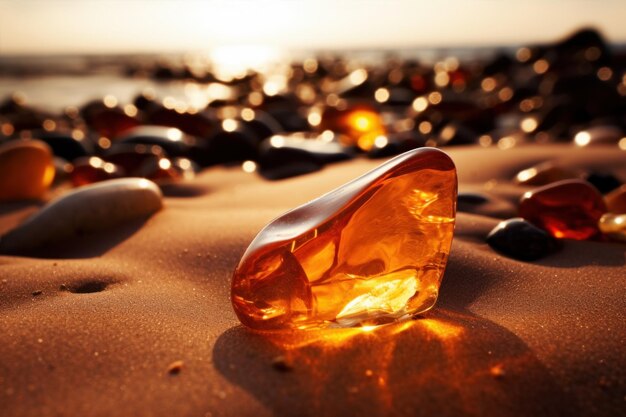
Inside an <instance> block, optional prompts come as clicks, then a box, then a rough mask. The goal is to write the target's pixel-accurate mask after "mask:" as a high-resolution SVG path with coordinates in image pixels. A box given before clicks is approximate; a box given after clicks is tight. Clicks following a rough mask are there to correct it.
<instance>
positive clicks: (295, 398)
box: [0, 144, 626, 417]
mask: <svg viewBox="0 0 626 417" xmlns="http://www.w3.org/2000/svg"><path fill="white" fill-rule="evenodd" d="M446 151H447V152H448V153H449V155H450V156H451V157H452V158H453V160H454V162H455V164H456V165H457V169H458V174H459V191H460V192H467V191H480V192H482V193H485V194H486V195H491V196H493V197H494V198H496V199H498V201H501V202H502V204H501V205H500V206H498V207H496V209H494V210H492V211H493V212H492V213H489V212H488V213H484V214H485V215H479V214H468V213H462V212H460V213H458V215H457V225H456V231H455V238H454V242H453V246H452V250H451V254H450V259H449V262H448V266H447V270H446V272H445V276H444V278H443V284H442V287H441V293H440V296H439V301H438V303H437V305H436V306H435V308H434V309H433V310H431V311H430V312H428V313H426V314H425V315H423V317H420V318H418V319H416V320H410V321H405V322H401V323H397V324H392V325H386V326H381V327H378V328H375V329H373V330H370V331H364V330H362V329H326V330H319V331H310V332H287V333H284V332H283V333H278V334H258V333H253V332H251V331H249V330H246V329H245V328H244V327H243V326H242V325H241V324H240V323H239V321H238V320H237V318H236V316H235V314H234V312H233V310H232V307H231V303H230V300H229V296H230V281H231V276H232V272H233V270H234V268H235V266H236V265H237V262H238V261H239V259H240V257H241V255H242V254H243V252H244V251H245V249H246V247H247V245H248V244H249V242H250V241H251V240H252V238H253V237H254V236H255V234H256V233H257V232H258V231H259V230H260V229H261V228H262V227H263V226H264V225H265V224H266V223H267V222H268V221H270V220H271V219H272V218H274V217H276V216H277V215H280V214H281V213H282V212H284V211H286V210H288V209H291V208H293V207H295V206H297V205H299V204H302V203H304V202H306V201H308V200H310V199H312V198H314V197H317V196H319V195H321V194H322V193H325V192H326V191H329V190H331V189H333V188H335V187H337V186H339V185H341V184H343V183H345V182H346V181H348V180H350V179H352V178H354V177H356V176H358V175H360V174H362V173H364V172H366V171H368V170H370V169H371V168H374V167H375V166H377V165H378V164H379V163H381V162H382V161H381V160H366V159H358V160H354V161H349V162H344V163H339V164H336V165H333V166H329V167H326V168H325V169H324V170H322V171H321V172H318V173H315V174H310V175H305V176H301V177H296V178H292V179H288V180H283V181H279V182H270V181H267V180H264V179H262V178H261V177H259V176H256V175H250V174H247V173H244V172H242V171H241V170H240V169H238V168H224V167H217V168H212V169H208V170H205V171H203V172H202V173H201V174H200V175H199V176H198V177H197V178H196V179H195V180H193V181H187V182H183V183H180V184H178V185H172V186H168V187H165V188H164V194H165V195H166V198H165V202H164V208H163V209H162V210H161V211H160V212H158V213H156V214H155V215H154V216H152V217H150V218H149V219H147V220H145V221H135V222H131V223H127V224H125V225H123V226H120V227H116V228H114V229H112V230H109V231H106V232H103V233H98V234H95V235H87V236H83V237H81V238H78V239H74V240H71V241H67V242H63V244H59V245H55V246H54V247H47V248H45V249H42V250H40V251H39V252H35V253H29V254H25V255H24V256H0V312H1V313H0V330H1V331H0V415H2V416H7V417H8V416H12V417H18V416H77V415H82V416H111V415H118V416H239V417H242V416H348V415H368V416H387V415H393V416H416V415H437V416H459V415H468V416H485V415H493V416H495V415H498V416H529V415H534V416H554V415H563V416H573V415H581V416H618V415H623V413H624V409H625V406H626V404H625V401H626V397H625V395H626V367H625V365H626V350H625V349H624V344H625V339H626V320H625V319H626V317H625V316H626V314H625V311H626V298H624V294H626V281H625V280H624V278H625V277H626V276H625V273H624V272H625V271H626V268H625V267H624V264H625V258H626V246H624V245H623V244H618V243H609V242H578V241H566V242H565V245H564V248H563V250H561V251H560V252H558V253H555V254H553V255H550V256H548V257H546V258H544V259H542V260H540V261H536V262H521V261H516V260H513V259H510V258H507V257H504V256H502V255H500V254H498V253H496V252H495V251H493V250H492V249H491V248H490V247H489V246H487V244H486V243H485V240H484V238H485V236H486V234H487V233H489V231H490V230H491V229H492V228H493V227H494V226H495V225H496V224H497V223H498V222H499V220H500V219H499V218H497V217H496V216H500V217H502V218H508V217H512V216H514V215H515V207H516V205H517V201H518V199H519V198H520V196H521V195H522V194H523V193H524V192H525V191H526V190H527V189H528V188H524V187H519V186H516V185H514V184H513V183H512V181H511V180H512V178H513V177H514V175H515V173H517V172H518V171H519V170H521V169H524V168H527V167H529V166H532V165H535V164H537V163H540V162H543V161H548V160H550V161H558V162H560V163H562V164H564V165H567V166H568V167H578V168H588V169H612V170H613V172H615V173H616V174H617V175H619V176H621V181H622V182H624V181H625V180H626V153H625V152H621V151H619V150H617V149H616V148H615V146H595V147H588V148H583V149H581V148H578V147H576V146H574V145H571V144H563V145H542V146H536V145H535V146H532V145H531V146H521V147H517V148H514V149H510V150H505V151H503V150H499V149H497V148H490V149H484V148H481V147H472V146H470V147H456V148H448V149H446ZM478 154H480V155H481V157H480V158H476V155H478ZM485 161H488V162H485ZM507 203H508V204H509V205H508V206H507ZM503 207H504V208H503ZM507 207H509V208H507ZM36 208H37V205H36V204H23V203H21V204H16V203H15V204H5V205H3V206H2V211H1V212H0V232H2V233H4V232H6V231H8V230H10V229H11V228H13V227H15V226H16V225H17V224H19V223H20V222H21V221H22V220H23V219H24V218H25V217H27V216H28V215H29V214H32V213H33V212H34V211H35V210H36ZM44 255H45V257H44Z"/></svg>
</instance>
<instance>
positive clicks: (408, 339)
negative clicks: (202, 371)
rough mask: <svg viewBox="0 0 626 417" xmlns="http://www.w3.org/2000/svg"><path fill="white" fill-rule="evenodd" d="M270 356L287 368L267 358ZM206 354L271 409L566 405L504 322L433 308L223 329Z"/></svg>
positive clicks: (527, 409)
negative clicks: (289, 328) (368, 322)
mask: <svg viewBox="0 0 626 417" xmlns="http://www.w3.org/2000/svg"><path fill="white" fill-rule="evenodd" d="M278 357H280V359H281V361H284V363H285V364H286V365H287V366H286V367H284V368H286V369H288V370H289V371H288V372H281V370H280V369H277V368H275V367H273V366H272V363H275V361H276V358H278ZM214 360H215V363H216V366H217V367H218V369H219V370H220V372H222V373H223V374H224V375H225V376H226V377H227V378H228V379H230V380H232V381H233V382H235V383H237V384H239V385H241V386H242V387H244V388H245V389H247V390H248V391H249V392H251V393H252V394H253V395H255V396H256V397H257V398H258V399H259V400H260V401H261V402H263V403H264V404H266V405H267V406H268V407H270V408H271V409H272V410H273V411H274V413H275V414H277V415H298V416H306V415H311V416H320V415H324V416H334V415H337V416H345V415H368V416H376V415H381V416H382V415H415V414H416V413H419V414H422V413H424V414H426V413H431V414H433V415H438V416H459V415H503V407H504V408H505V409H506V410H504V411H506V412H505V413H504V415H544V414H545V413H546V411H550V412H554V413H553V414H559V413H560V412H562V411H563V409H564V407H565V409H567V408H568V407H569V404H574V402H573V401H571V399H566V398H564V394H563V392H561V391H560V390H559V388H558V387H557V386H556V385H555V383H554V381H553V379H552V378H551V376H550V375H549V373H548V372H547V371H546V369H545V368H544V367H543V365H542V364H541V363H540V362H539V361H538V360H537V359H536V358H535V356H534V355H533V353H532V351H531V350H530V349H528V347H527V346H526V345H525V344H524V343H523V342H521V341H520V340H519V339H518V338H517V337H516V336H514V335H513V334H512V333H510V332H509V331H508V330H506V329H504V328H502V327H500V326H498V325H496V324H494V323H492V322H489V321H487V320H484V319H481V318H478V317H475V316H472V315H469V314H460V313H455V312H451V311H444V310H441V309H437V310H436V311H433V312H431V313H429V314H428V317H427V318H420V319H416V320H408V321H404V322H400V323H395V324H390V325H385V326H379V327H374V328H367V327H366V328H350V329H323V330H314V331H293V332H282V333H252V332H250V331H248V330H245V329H243V328H236V329H231V331H229V332H227V333H225V334H224V335H222V337H220V339H218V341H217V343H216V346H215V349H214ZM282 370H283V371H284V369H282ZM546 395H548V396H551V397H550V398H551V400H550V402H549V404H548V405H546V404H545V403H542V402H539V401H538V399H541V398H544V397H543V396H546Z"/></svg>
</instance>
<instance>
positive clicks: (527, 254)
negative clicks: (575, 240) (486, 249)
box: [487, 218, 559, 261]
mask: <svg viewBox="0 0 626 417" xmlns="http://www.w3.org/2000/svg"><path fill="white" fill-rule="evenodd" d="M487 243H488V244H489V246H491V247H492V248H493V249H495V250H496V251H498V252H500V253H502V254H504V255H506V256H509V257H511V258H514V259H518V260H521V261H534V260H537V259H540V258H543V257H545V256H547V255H550V254H551V253H554V252H556V251H557V250H558V249H559V243H558V242H557V241H556V239H554V238H553V237H551V236H550V235H549V234H548V233H546V232H544V231H543V230H541V229H539V228H538V227H536V226H534V225H532V224H531V223H529V222H527V221H526V220H524V219H522V218H513V219H509V220H505V221H502V222H500V223H499V224H498V225H497V226H496V227H495V228H494V229H493V230H492V231H491V232H490V233H489V235H488V236H487Z"/></svg>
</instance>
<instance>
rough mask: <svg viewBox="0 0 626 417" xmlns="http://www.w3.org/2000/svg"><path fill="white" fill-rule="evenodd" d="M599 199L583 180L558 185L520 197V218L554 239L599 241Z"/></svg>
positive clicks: (601, 208) (601, 204) (601, 207)
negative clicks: (544, 231)
mask: <svg viewBox="0 0 626 417" xmlns="http://www.w3.org/2000/svg"><path fill="white" fill-rule="evenodd" d="M606 211H607V209H606V205H605V204H604V201H603V200H602V195H600V193H599V192H598V190H596V189H595V188H594V187H593V186H592V185H591V184H589V183H588V182H586V181H582V180H566V181H559V182H556V183H553V184H550V185H546V186H544V187H541V188H538V189H536V190H534V191H529V192H527V193H526V194H524V196H523V197H522V200H521V202H520V207H519V213H520V216H521V217H523V218H524V219H526V220H528V221H529V222H531V223H533V224H534V225H536V226H538V227H540V228H542V229H544V230H546V231H547V232H548V233H550V234H551V235H552V236H554V237H556V238H565V239H575V240H586V239H598V238H600V237H601V233H600V230H599V229H598V220H599V219H600V217H602V215H603V214H604V213H606Z"/></svg>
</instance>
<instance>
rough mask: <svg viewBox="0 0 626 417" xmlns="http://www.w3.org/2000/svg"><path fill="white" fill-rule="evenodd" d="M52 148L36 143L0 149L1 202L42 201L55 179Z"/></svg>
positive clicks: (12, 144) (11, 144) (15, 143)
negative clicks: (34, 199)
mask: <svg viewBox="0 0 626 417" xmlns="http://www.w3.org/2000/svg"><path fill="white" fill-rule="evenodd" d="M54 172H55V167H54V162H53V160H52V151H51V150H50V147H49V146H48V145H46V144H45V143H43V142H40V141H37V140H14V141H11V142H7V143H5V144H3V145H1V146H0V201H8V200H22V199H31V198H39V197H41V196H42V195H43V193H45V192H46V190H48V188H49V187H50V184H52V180H53V179H54Z"/></svg>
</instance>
